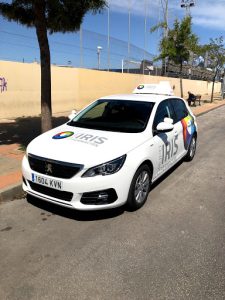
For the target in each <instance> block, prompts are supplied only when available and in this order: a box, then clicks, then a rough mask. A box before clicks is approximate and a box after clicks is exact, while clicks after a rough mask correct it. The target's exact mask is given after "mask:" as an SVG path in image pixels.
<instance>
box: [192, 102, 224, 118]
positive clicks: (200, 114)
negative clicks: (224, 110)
mask: <svg viewBox="0 0 225 300" xmlns="http://www.w3.org/2000/svg"><path fill="white" fill-rule="evenodd" d="M224 105H225V103H222V104H219V105H218V106H215V107H211V108H209V109H207V110H205V111H202V112H200V113H194V115H195V116H196V117H200V116H202V115H205V114H207V113H208V112H210V111H213V110H215V109H217V108H220V107H222V106H224Z"/></svg>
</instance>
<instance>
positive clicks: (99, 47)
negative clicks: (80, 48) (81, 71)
mask: <svg viewBox="0 0 225 300" xmlns="http://www.w3.org/2000/svg"><path fill="white" fill-rule="evenodd" d="M101 50H102V47H101V46H97V55H98V69H99V70H100V55H101Z"/></svg>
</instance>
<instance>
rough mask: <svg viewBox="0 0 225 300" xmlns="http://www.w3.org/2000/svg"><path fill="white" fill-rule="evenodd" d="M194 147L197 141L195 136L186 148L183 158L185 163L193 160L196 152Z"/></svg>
mask: <svg viewBox="0 0 225 300" xmlns="http://www.w3.org/2000/svg"><path fill="white" fill-rule="evenodd" d="M196 145H197V139H196V136H193V137H192V139H191V142H190V145H189V148H188V152H187V154H186V156H185V160H186V161H191V160H192V159H193V158H194V156H195V152H196Z"/></svg>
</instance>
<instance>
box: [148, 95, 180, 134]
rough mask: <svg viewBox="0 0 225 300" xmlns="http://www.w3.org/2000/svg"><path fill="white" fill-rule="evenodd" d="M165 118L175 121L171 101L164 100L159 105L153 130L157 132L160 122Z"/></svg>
mask: <svg viewBox="0 0 225 300" xmlns="http://www.w3.org/2000/svg"><path fill="white" fill-rule="evenodd" d="M165 118H170V119H173V120H174V118H175V116H174V111H173V107H172V106H171V102H170V100H164V101H162V102H161V103H160V104H159V106H158V108H157V111H156V114H155V119H154V122H153V130H155V129H156V127H157V125H158V124H159V123H160V122H163V121H164V119H165Z"/></svg>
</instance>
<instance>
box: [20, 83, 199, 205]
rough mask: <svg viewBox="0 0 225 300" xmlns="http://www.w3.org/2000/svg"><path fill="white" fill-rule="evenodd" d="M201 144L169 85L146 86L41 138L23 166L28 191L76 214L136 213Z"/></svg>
mask: <svg viewBox="0 0 225 300" xmlns="http://www.w3.org/2000/svg"><path fill="white" fill-rule="evenodd" d="M154 86H155V87H154ZM160 88H161V91H160ZM196 141H197V124H196V118H195V116H194V115H193V113H192V112H191V110H190V108H189V106H188V105H187V103H186V102H185V101H184V100H183V99H181V98H178V97H175V96H173V95H172V92H170V91H167V89H163V85H160V84H159V85H140V86H138V88H137V89H135V91H134V93H133V94H129V95H114V96H107V97H103V98H101V99H99V100H97V101H95V102H93V103H92V104H90V105H89V106H87V107H86V108H84V109H83V110H82V111H80V112H79V113H78V114H77V115H75V116H73V118H72V119H71V120H70V121H69V122H68V123H66V124H64V125H62V126H59V127H57V128H54V129H52V130H50V131H48V132H46V133H44V134H42V135H40V136H38V137H37V138H35V139H34V140H33V141H32V142H31V143H30V144H29V145H28V147H27V152H26V155H25V156H24V158H23V162H22V172H23V189H24V191H26V192H27V193H28V194H31V195H33V196H35V197H38V198H40V199H43V200H46V201H49V202H52V203H55V204H58V205H61V206H65V207H69V208H74V209H77V210H97V209H109V208H113V207H118V206H121V205H123V204H127V206H128V207H129V209H130V210H136V209H138V208H140V207H141V206H142V205H143V204H144V203H145V201H146V199H147V197H148V193H149V191H150V187H151V184H152V183H153V182H154V181H156V180H157V179H158V178H159V177H160V176H162V175H163V174H164V173H165V172H167V171H168V170H169V169H170V168H171V167H172V166H173V165H175V164H176V163H177V162H178V161H180V160H181V159H183V158H185V159H186V160H188V161H190V160H192V159H193V157H194V155H195V151H196Z"/></svg>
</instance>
